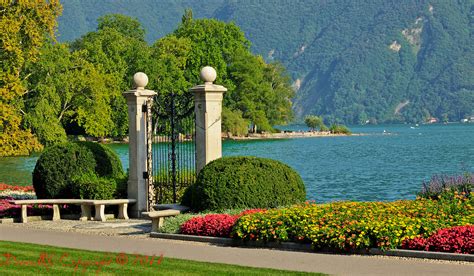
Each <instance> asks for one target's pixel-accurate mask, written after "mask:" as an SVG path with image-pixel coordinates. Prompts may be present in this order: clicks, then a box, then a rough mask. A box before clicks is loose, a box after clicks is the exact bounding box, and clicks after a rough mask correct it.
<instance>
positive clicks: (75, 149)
mask: <svg viewBox="0 0 474 276" xmlns="http://www.w3.org/2000/svg"><path fill="white" fill-rule="evenodd" d="M95 166H96V161H95V159H94V155H93V154H92V152H91V151H89V150H88V149H87V148H85V147H82V146H80V145H78V144H77V143H62V144H57V145H54V146H51V147H48V148H46V149H45V150H44V152H43V153H42V154H41V156H40V158H39V159H38V161H37V162H36V166H35V169H34V170H33V187H34V188H35V193H36V196H37V197H38V198H72V197H73V194H72V191H71V189H70V186H69V184H70V183H71V180H72V179H73V178H74V177H77V176H79V175H81V174H84V173H90V172H93V171H94V168H95Z"/></svg>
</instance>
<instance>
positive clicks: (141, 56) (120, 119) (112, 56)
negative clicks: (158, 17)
mask: <svg viewBox="0 0 474 276" xmlns="http://www.w3.org/2000/svg"><path fill="white" fill-rule="evenodd" d="M98 21H99V27H98V29H97V31H94V32H89V33H88V34H86V35H85V36H83V37H82V38H80V39H78V40H76V41H75V42H74V43H73V44H72V45H71V49H72V50H73V51H79V50H83V51H86V52H85V53H86V54H85V58H86V59H87V61H89V62H91V63H92V64H94V65H95V66H96V67H100V68H101V69H102V71H103V73H105V74H107V75H109V77H110V78H111V79H110V85H109V89H110V98H109V99H108V101H109V102H108V103H107V104H108V105H109V106H110V109H108V110H109V112H110V113H111V118H112V123H111V124H112V125H111V127H110V132H105V133H106V135H109V136H112V137H123V136H126V135H127V133H128V117H127V105H126V102H125V98H124V97H123V96H122V92H123V91H126V90H129V89H130V88H131V87H132V77H133V75H134V74H135V73H136V72H138V71H142V72H147V71H148V70H147V68H149V66H150V56H151V49H150V47H149V46H148V45H147V43H146V42H145V41H144V31H143V28H142V27H141V25H140V23H139V22H138V20H136V19H132V18H129V17H127V16H124V15H106V16H104V17H101V18H99V19H98ZM85 114H86V113H85ZM90 115H92V114H90ZM88 134H90V135H93V133H88Z"/></svg>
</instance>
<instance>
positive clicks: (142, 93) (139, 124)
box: [123, 72, 156, 218]
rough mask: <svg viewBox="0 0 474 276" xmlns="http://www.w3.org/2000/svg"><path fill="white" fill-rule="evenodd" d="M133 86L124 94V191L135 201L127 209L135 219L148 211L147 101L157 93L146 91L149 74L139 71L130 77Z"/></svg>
mask: <svg viewBox="0 0 474 276" xmlns="http://www.w3.org/2000/svg"><path fill="white" fill-rule="evenodd" d="M133 82H134V83H135V89H133V90H129V91H126V92H124V93H123V95H124V96H125V98H126V99H127V105H128V120H129V123H128V135H129V144H128V153H129V155H128V158H129V162H128V164H129V165H128V166H129V176H128V185H127V192H128V198H134V199H136V200H137V203H136V204H133V205H131V206H130V208H129V215H130V217H135V218H138V217H140V216H141V212H145V211H147V204H148V198H147V185H146V179H145V178H144V172H146V171H147V143H146V109H144V105H145V104H146V101H147V100H148V99H149V98H150V97H153V96H155V95H156V92H154V91H152V90H146V89H145V86H146V85H147V84H148V76H147V75H146V74H144V73H142V72H138V73H136V74H135V75H134V76H133Z"/></svg>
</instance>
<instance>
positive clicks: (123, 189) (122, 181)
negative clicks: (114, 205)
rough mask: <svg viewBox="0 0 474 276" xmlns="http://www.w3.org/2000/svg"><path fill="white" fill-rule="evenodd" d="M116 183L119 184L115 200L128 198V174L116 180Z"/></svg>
mask: <svg viewBox="0 0 474 276" xmlns="http://www.w3.org/2000/svg"><path fill="white" fill-rule="evenodd" d="M115 182H116V183H117V191H116V194H115V198H128V191H127V188H128V172H127V173H125V174H123V176H122V177H118V178H116V179H115Z"/></svg>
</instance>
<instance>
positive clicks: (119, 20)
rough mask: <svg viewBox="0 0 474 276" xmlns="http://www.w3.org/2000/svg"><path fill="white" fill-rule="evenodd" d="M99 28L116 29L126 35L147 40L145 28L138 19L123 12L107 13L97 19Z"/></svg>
mask: <svg viewBox="0 0 474 276" xmlns="http://www.w3.org/2000/svg"><path fill="white" fill-rule="evenodd" d="M97 23H98V26H97V30H106V29H108V28H109V29H114V30H116V31H118V32H119V33H121V34H122V35H124V36H126V37H130V38H133V39H137V40H141V41H145V29H143V27H142V25H141V24H140V22H139V21H138V20H137V19H134V18H131V17H128V16H126V15H122V14H107V15H104V16H102V17H99V19H97Z"/></svg>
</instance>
